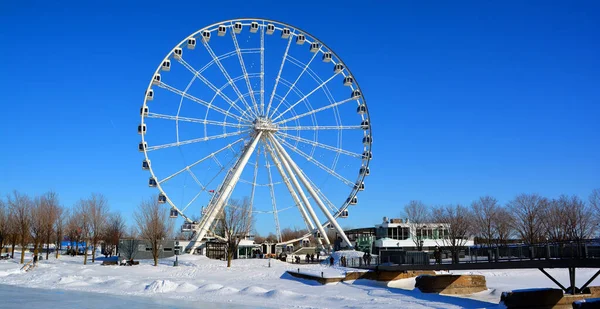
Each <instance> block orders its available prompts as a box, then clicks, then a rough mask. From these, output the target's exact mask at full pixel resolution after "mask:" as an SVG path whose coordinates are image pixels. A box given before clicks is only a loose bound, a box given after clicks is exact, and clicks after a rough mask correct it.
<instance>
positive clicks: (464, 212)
mask: <svg viewBox="0 0 600 309" xmlns="http://www.w3.org/2000/svg"><path fill="white" fill-rule="evenodd" d="M433 218H434V220H435V222H436V223H441V224H442V226H443V227H444V228H446V229H447V230H448V232H447V233H443V237H441V240H442V243H443V245H444V246H446V247H449V248H450V252H451V253H452V263H458V254H459V252H460V250H461V249H463V248H464V246H465V244H466V243H467V241H468V240H469V238H470V237H471V235H472V233H471V231H472V220H471V218H472V214H471V213H470V211H469V209H468V208H467V207H464V206H462V205H459V204H457V205H448V206H442V207H438V208H436V209H434V210H433Z"/></svg>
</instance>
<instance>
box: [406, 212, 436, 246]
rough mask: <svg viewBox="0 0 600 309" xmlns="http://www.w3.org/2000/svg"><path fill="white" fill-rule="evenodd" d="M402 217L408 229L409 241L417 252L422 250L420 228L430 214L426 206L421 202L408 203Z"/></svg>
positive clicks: (422, 236) (421, 232) (421, 231)
mask: <svg viewBox="0 0 600 309" xmlns="http://www.w3.org/2000/svg"><path fill="white" fill-rule="evenodd" d="M404 216H405V217H406V219H407V222H406V223H408V226H409V229H410V235H411V239H412V240H413V242H414V243H415V247H417V250H419V251H422V250H423V238H424V237H425V235H423V230H422V228H421V227H422V226H423V224H424V223H427V221H428V220H429V219H430V217H431V214H430V212H429V209H428V208H427V206H426V205H425V204H424V203H423V202H421V201H414V200H413V201H410V202H409V203H408V204H406V205H405V206H404Z"/></svg>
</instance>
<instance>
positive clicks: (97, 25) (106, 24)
mask: <svg viewBox="0 0 600 309" xmlns="http://www.w3.org/2000/svg"><path fill="white" fill-rule="evenodd" d="M236 17H264V18H270V19H275V20H281V21H284V22H287V23H290V24H292V25H295V26H297V27H300V28H303V29H305V30H307V31H308V32H310V33H312V34H314V35H316V36H318V37H319V38H320V39H321V40H322V41H324V42H326V43H327V44H328V45H329V46H330V47H331V48H333V49H334V50H335V51H336V52H337V53H339V54H340V55H341V56H342V58H343V59H344V61H345V63H347V65H348V66H350V67H351V68H352V71H353V73H354V74H355V76H356V78H357V79H358V80H359V82H360V85H361V88H362V90H363V93H364V94H365V97H366V99H367V102H368V104H369V110H370V113H371V120H372V127H373V135H374V140H375V143H374V145H373V151H374V152H373V155H374V159H373V161H372V162H371V164H372V165H371V174H372V175H371V176H370V177H369V178H368V181H367V185H368V187H367V190H365V191H364V193H361V195H360V205H359V207H356V208H353V212H354V213H356V214H357V215H355V216H351V218H349V219H348V221H346V222H344V223H343V225H345V226H354V227H358V226H366V225H372V224H374V223H378V222H379V221H380V218H381V217H382V216H396V215H398V214H399V213H400V211H401V208H402V205H404V204H405V203H406V202H408V201H409V200H411V199H419V200H423V201H424V202H425V203H428V204H433V205H435V204H444V203H463V204H468V203H470V202H471V201H472V200H474V199H475V198H477V197H479V196H481V195H484V194H490V195H493V196H495V197H497V198H498V199H499V200H500V201H501V202H502V203H504V202H506V201H508V200H509V199H511V198H512V197H514V196H515V195H516V194H518V193H523V192H527V193H533V192H535V193H539V194H542V195H545V196H548V197H556V196H558V195H560V194H562V193H565V194H577V195H579V196H581V197H583V198H587V195H588V194H589V193H590V191H591V190H592V189H593V188H597V187H600V135H599V132H600V39H599V38H600V4H598V2H596V1H577V2H569V1H527V3H526V2H525V1H523V2H521V1H495V2H490V1H485V2H483V1H473V2H462V1H458V2H455V1H441V2H439V3H433V2H430V3H423V2H421V1H419V2H417V1H389V2H388V3H384V2H378V3H377V4H369V5H357V4H353V2H352V1H344V2H335V1H326V2H323V1H320V2H297V3H293V2H289V1H287V2H285V1H283V2H282V1H243V2H239V3H237V4H236V3H235V2H214V1H213V2H200V1H193V2H189V3H185V2H183V1H178V2H172V3H171V2H164V1H161V2H152V1H144V2H139V4H138V3H136V4H133V3H129V4H122V3H121V2H117V1H110V2H107V3H106V4H100V2H96V3H91V2H86V1H84V3H81V2H72V3H70V4H69V3H67V2H63V3H61V4H52V3H48V2H37V3H34V2H29V1H26V2H18V1H12V2H6V1H5V2H3V3H2V4H0V42H1V44H0V56H2V57H0V59H2V64H0V72H1V75H0V90H1V93H2V96H1V98H0V108H1V109H0V111H1V113H2V121H0V136H1V140H2V149H1V150H0V194H6V193H8V192H10V191H11V190H13V189H17V190H20V191H23V192H27V193H29V194H38V193H42V192H44V191H47V190H54V191H57V192H58V193H59V194H60V197H61V200H62V202H63V203H64V204H65V205H67V206H70V205H72V204H73V203H74V202H75V201H76V200H77V199H79V198H81V197H85V196H87V195H89V194H90V193H91V192H101V193H104V194H105V195H106V196H107V197H108V199H109V201H110V204H111V206H112V208H113V209H120V210H121V211H122V212H123V213H124V214H125V215H126V216H130V215H131V213H132V211H133V209H134V208H135V207H136V205H137V204H138V203H139V201H140V200H141V199H143V198H145V197H147V196H150V195H151V194H153V193H155V191H152V190H151V189H149V188H148V187H147V177H148V176H147V174H146V173H143V172H142V171H141V169H140V161H141V159H142V156H141V155H140V154H139V153H138V152H137V149H136V148H137V143H138V142H139V136H138V135H137V134H136V132H135V128H136V126H137V124H138V122H139V114H138V113H139V107H140V105H141V102H142V99H143V97H142V93H143V91H144V90H145V88H146V87H147V85H148V81H149V78H150V77H151V75H152V73H153V72H154V70H155V68H156V66H157V64H158V63H159V61H161V59H162V58H163V57H164V55H165V54H166V53H167V52H168V51H169V50H170V49H171V48H172V46H174V45H175V44H176V43H178V42H179V41H180V40H181V39H183V38H185V37H186V36H187V35H188V34H190V33H192V32H194V31H195V30H197V29H200V28H202V27H204V26H205V25H208V24H211V23H214V22H218V21H220V20H224V19H230V18H236Z"/></svg>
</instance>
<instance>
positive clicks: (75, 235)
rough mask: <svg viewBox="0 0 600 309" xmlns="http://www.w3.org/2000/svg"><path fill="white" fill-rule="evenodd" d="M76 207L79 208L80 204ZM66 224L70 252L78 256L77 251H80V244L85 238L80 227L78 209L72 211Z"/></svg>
mask: <svg viewBox="0 0 600 309" xmlns="http://www.w3.org/2000/svg"><path fill="white" fill-rule="evenodd" d="M75 205H76V206H77V205H78V204H75ZM66 222H67V225H66V232H65V234H66V236H67V238H69V241H70V243H71V247H70V250H71V251H72V252H74V253H75V254H77V251H79V243H80V242H81V240H82V238H83V234H82V231H81V227H80V226H79V211H78V209H77V208H74V209H73V210H72V211H71V213H70V215H69V216H68V217H67V219H66Z"/></svg>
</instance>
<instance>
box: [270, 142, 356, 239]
mask: <svg viewBox="0 0 600 309" xmlns="http://www.w3.org/2000/svg"><path fill="white" fill-rule="evenodd" d="M271 141H272V142H273V144H274V145H275V147H276V148H277V149H278V150H279V153H281V155H282V156H283V158H284V159H285V160H286V161H287V162H288V164H289V165H290V166H291V168H292V170H294V172H296V175H297V176H298V178H300V181H301V182H302V184H303V185H304V187H305V188H306V190H308V192H309V193H310V195H311V196H312V197H313V200H314V201H315V202H316V203H317V205H318V206H319V208H321V211H322V212H323V214H324V215H325V217H327V219H328V220H329V222H330V223H331V224H333V226H334V228H335V229H336V231H337V232H338V234H339V236H340V237H342V240H343V241H344V242H345V243H346V245H347V246H348V247H350V248H352V247H353V246H352V243H350V240H349V239H348V237H347V236H346V233H344V230H343V229H342V228H341V227H340V225H339V224H338V223H337V221H336V220H335V218H334V217H333V216H332V215H331V213H330V212H329V211H328V210H327V207H326V206H325V204H323V201H322V200H321V199H320V198H319V194H318V193H316V192H315V190H314V188H313V187H312V186H311V185H310V182H309V181H308V180H307V179H308V177H307V176H306V175H305V174H304V173H303V172H302V170H301V169H300V168H299V167H298V166H297V165H296V163H295V162H294V160H292V158H291V157H290V155H289V154H288V153H287V152H286V151H285V149H284V148H283V146H281V144H280V143H279V141H277V138H271ZM318 225H319V226H320V227H322V225H321V224H320V223H318Z"/></svg>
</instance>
